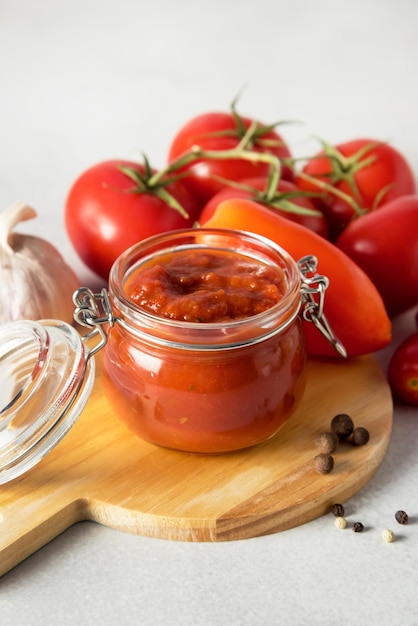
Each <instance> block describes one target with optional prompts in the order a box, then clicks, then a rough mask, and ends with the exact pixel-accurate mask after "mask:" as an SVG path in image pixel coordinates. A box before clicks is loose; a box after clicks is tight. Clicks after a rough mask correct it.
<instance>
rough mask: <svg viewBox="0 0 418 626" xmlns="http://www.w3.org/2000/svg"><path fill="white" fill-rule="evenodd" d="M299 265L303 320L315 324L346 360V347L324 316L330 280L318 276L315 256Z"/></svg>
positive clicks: (310, 256)
mask: <svg viewBox="0 0 418 626" xmlns="http://www.w3.org/2000/svg"><path fill="white" fill-rule="evenodd" d="M297 265H298V267H299V271H300V274H301V278H302V286H301V296H302V303H303V304H304V308H303V318H304V319H305V320H306V321H308V322H312V323H313V324H314V326H315V327H316V328H317V329H318V330H319V331H320V332H321V333H322V334H323V335H324V337H325V338H326V339H327V340H328V341H329V343H330V344H331V346H332V347H333V348H334V350H335V351H336V352H337V354H339V355H340V356H342V357H344V358H345V357H347V351H346V349H345V347H344V346H343V344H342V343H341V341H340V340H339V339H338V337H337V336H336V335H335V334H334V332H333V330H332V328H331V326H330V324H329V322H328V320H327V318H326V316H325V314H324V301H325V291H326V289H327V288H328V285H329V279H328V278H327V277H326V276H321V275H320V274H317V272H316V268H317V265H318V259H317V258H316V257H315V256H312V255H308V256H304V257H302V258H301V259H299V261H298V262H297Z"/></svg>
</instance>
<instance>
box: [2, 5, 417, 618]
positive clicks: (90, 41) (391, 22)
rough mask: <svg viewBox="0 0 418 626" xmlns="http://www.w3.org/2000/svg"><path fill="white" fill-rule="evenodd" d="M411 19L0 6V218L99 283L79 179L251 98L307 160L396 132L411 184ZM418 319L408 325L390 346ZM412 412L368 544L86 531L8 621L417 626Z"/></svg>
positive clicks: (356, 515)
mask: <svg viewBox="0 0 418 626" xmlns="http://www.w3.org/2000/svg"><path fill="white" fill-rule="evenodd" d="M417 23H418V3H415V2H413V1H412V0H397V1H396V2H394V1H392V0H351V2H339V1H337V0H329V1H326V0H317V1H316V2H311V1H308V0H299V1H297V0H295V1H294V2H283V1H280V0H271V1H269V0H257V2H256V1H255V0H240V1H237V2H235V1H234V2H232V1H230V2H228V0H210V1H199V0H195V1H193V0H153V1H152V2H151V1H149V0H148V1H147V2H145V1H142V0H119V1H118V2H114V1H110V0H90V1H89V0H71V1H70V0H63V1H60V0H56V1H55V2H54V1H53V0H49V1H48V0H37V1H36V2H31V1H30V0H1V2H0V207H6V206H7V205H8V204H10V203H11V202H13V201H15V200H20V199H21V200H25V201H27V202H28V203H30V204H32V205H33V206H34V207H35V208H36V209H37V210H38V212H39V218H38V219H37V220H36V222H32V223H27V224H25V225H24V226H22V229H21V230H24V231H27V232H31V233H35V234H41V235H43V236H45V237H47V238H48V239H50V240H51V241H54V242H56V243H57V244H58V245H59V247H60V249H61V251H62V252H63V253H64V255H65V256H66V258H67V260H68V261H69V262H71V263H72V264H73V265H74V266H75V268H76V269H77V272H78V273H79V276H80V279H81V282H83V284H89V285H93V284H94V283H95V282H97V281H96V279H95V277H94V276H93V275H92V274H91V273H90V272H88V271H87V269H86V268H84V267H83V265H82V263H81V262H80V261H79V260H78V259H77V257H76V254H75V253H74V251H73V250H72V247H71V245H70V243H69V241H68V239H67V237H66V233H65V230H64V226H63V220H62V216H63V203H64V200H65V196H66V193H67V191H68V189H69V186H70V185H71V183H72V182H73V180H74V179H75V177H76V176H77V175H78V174H79V173H81V171H82V170H83V169H85V168H87V167H88V166H90V165H92V164H94V163H95V162H97V161H100V160H105V159H108V158H113V157H119V156H134V155H136V156H137V155H138V154H139V153H140V152H145V153H147V155H148V156H149V158H150V159H151V161H152V163H153V164H154V165H155V166H156V167H160V166H161V165H162V164H163V163H164V159H165V156H166V152H167V149H168V145H169V141H170V139H171V137H172V136H173V134H174V133H175V131H176V130H177V129H178V128H179V126H180V125H181V124H183V122H185V121H186V120H187V119H188V118H190V117H191V116H194V115H196V114H198V113H201V112H205V111H209V110H211V109H226V108H227V107H228V106H229V103H230V102H231V100H232V99H233V97H234V96H235V95H236V93H237V92H238V91H239V90H241V88H242V87H245V89H244V92H243V95H242V97H241V100H240V103H239V109H240V111H241V112H242V113H244V114H249V115H254V116H256V117H259V118H261V119H262V120H264V121H266V122H267V121H268V122H271V121H273V120H277V119H283V120H284V119H292V120H301V121H303V122H304V123H305V124H304V125H302V126H296V127H287V128H286V132H284V131H283V134H284V135H285V136H286V137H287V138H289V139H291V141H292V145H293V148H294V150H295V152H296V153H298V154H304V152H306V149H307V146H308V144H309V142H310V138H311V137H313V136H321V137H323V138H326V139H328V140H330V141H341V140H345V139H350V138H354V137H359V136H369V137H372V138H382V139H390V140H391V141H392V142H393V143H394V145H396V146H397V147H398V148H399V149H400V150H401V151H402V152H403V153H404V154H405V155H406V156H407V158H408V159H409V160H410V162H411V164H412V166H413V168H414V170H415V172H416V173H417V174H418V138H417V132H416V129H417V115H418V113H417V102H418V80H417V76H416V67H417V60H418V38H417V36H416V25H417ZM413 328H414V325H413V320H412V316H406V317H405V319H404V320H398V322H397V324H396V326H395V339H394V345H395V344H396V343H397V342H398V341H399V340H400V339H401V337H403V336H404V335H405V334H406V333H407V332H409V331H412V329H413ZM394 345H393V346H391V347H390V348H388V349H386V350H385V351H383V352H382V354H381V355H380V357H379V358H380V359H381V362H382V364H383V365H385V363H386V362H387V359H388V357H389V355H390V353H391V351H392V350H393V347H394ZM417 417H418V416H417V411H416V410H413V409H411V410H400V409H397V410H396V413H395V423H394V431H393V436H392V440H391V443H390V446H389V450H388V454H387V456H386V458H385V460H384V462H383V464H382V466H381V467H380V468H379V470H378V472H377V474H376V475H375V477H374V478H373V479H372V480H371V481H370V483H369V484H368V485H367V486H366V487H365V488H364V489H363V490H362V491H361V492H360V493H359V494H358V495H356V496H355V497H354V498H352V500H351V501H350V502H349V503H347V506H346V508H347V518H348V519H349V521H350V523H351V522H353V521H356V520H360V521H362V522H363V523H364V524H365V526H366V532H364V533H363V534H361V535H358V534H355V533H353V532H352V531H351V530H349V529H347V530H344V531H341V530H337V529H336V528H335V527H334V524H333V519H331V517H328V516H325V517H323V518H321V519H318V520H316V521H314V522H312V523H310V524H307V525H305V526H302V527H299V528H295V529H293V530H290V531H287V532H284V533H280V534H276V535H273V536H269V537H262V538H256V539H251V540H247V541H239V542H230V543H223V544H187V543H174V542H166V541H159V540H151V539H147V538H143V537H137V536H133V535H128V534H123V533H120V532H117V531H113V530H109V529H107V528H104V527H100V526H98V525H96V524H93V523H87V522H86V523H82V524H78V525H77V526H75V527H73V528H71V529H70V530H68V531H67V532H65V533H64V534H63V535H62V536H61V537H59V538H57V539H56V540H55V541H53V542H52V543H51V544H50V545H48V546H46V547H45V548H43V549H42V550H40V551H39V552H38V553H37V554H35V555H34V556H32V557H31V558H29V559H28V560H27V561H26V562H24V563H22V564H21V565H19V566H18V567H16V568H15V569H14V570H13V571H11V572H10V573H8V574H6V575H5V576H4V577H3V578H2V579H1V580H0V621H1V624H2V625H3V624H4V625H7V626H8V625H9V624H14V625H16V626H21V625H28V626H31V625H35V624H36V625H38V624H45V625H48V626H49V625H52V624H54V625H55V624H60V625H61V626H67V625H69V624H78V625H84V624H92V623H97V624H102V625H103V626H105V625H113V624H116V623H117V624H121V625H125V624H126V625H130V624H141V625H142V626H145V625H148V624H150V625H151V624H166V625H168V626H171V625H172V624H182V625H189V624H190V625H191V624H193V625H196V626H200V625H212V624H229V625H231V626H241V625H242V626H244V625H245V626H246V625H249V626H256V625H259V624H260V625H261V624H290V625H292V626H293V625H304V624H309V625H316V624H325V625H328V624H329V625H334V624H337V623H338V624H354V623H356V624H361V625H363V624H379V625H385V624H403V625H404V626H405V625H415V624H418V600H417V595H416V590H417V583H418V573H417V560H418V504H417V497H416V487H417V482H418V460H417V459H418V454H417V441H418V419H417ZM399 508H404V509H405V510H407V511H408V513H409V514H410V516H411V522H410V524H409V525H408V526H405V527H401V526H399V525H397V524H396V522H395V520H394V513H395V511H396V510H397V509H399ZM386 527H389V528H392V529H393V530H394V531H395V532H396V533H397V536H398V538H397V541H395V542H394V543H393V544H385V543H384V542H383V540H382V538H381V532H382V530H383V529H384V528H386ZM0 532H1V523H0Z"/></svg>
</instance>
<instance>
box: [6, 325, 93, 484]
mask: <svg viewBox="0 0 418 626" xmlns="http://www.w3.org/2000/svg"><path fill="white" fill-rule="evenodd" d="M90 356H91V352H90V351H89V349H88V348H87V347H86V345H85V344H84V342H83V340H82V339H81V337H80V335H79V334H78V332H77V331H76V329H75V328H73V327H72V326H70V325H69V324H66V323H65V322H60V321H57V320H40V321H38V322H33V321H28V320H25V321H17V322H11V323H8V324H4V325H2V326H0V380H1V385H0V484H3V483H6V482H8V481H10V480H13V479H14V478H17V477H18V476H20V475H21V474H23V473H25V472H26V471H27V470H29V469H30V468H31V467H33V466H34V465H36V464H37V463H38V462H39V461H40V460H41V459H42V458H43V457H44V456H45V455H46V454H48V452H50V451H51V450H52V449H53V448H54V447H55V446H56V445H57V444H58V443H59V441H61V439H62V438H63V437H64V435H65V434H66V433H67V432H68V430H69V429H70V428H71V426H72V425H73V424H74V422H75V421H76V420H77V418H78V417H79V415H80V413H81V412H82V410H83V409H84V406H85V404H86V402H87V400H88V398H89V396H90V392H91V390H92V387H93V382H94V369H95V368H94V359H91V358H90Z"/></svg>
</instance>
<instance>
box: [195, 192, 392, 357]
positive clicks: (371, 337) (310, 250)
mask: <svg viewBox="0 0 418 626" xmlns="http://www.w3.org/2000/svg"><path fill="white" fill-rule="evenodd" d="M201 227H203V228H228V229H234V230H244V231H249V232H252V233H256V234H259V235H263V236H264V237H267V238H269V239H270V240H271V241H274V242H275V243H276V244H278V245H280V246H281V247H282V248H284V249H285V250H287V252H288V253H289V254H290V255H291V256H292V257H293V258H294V260H295V261H298V260H299V259H301V258H302V257H303V256H305V255H314V256H315V257H317V259H318V267H317V271H318V273H319V274H323V275H325V276H327V277H328V279H329V281H330V283H329V287H328V289H327V290H326V293H325V305H324V313H325V315H326V317H327V319H328V322H329V324H330V326H331V328H332V330H333V332H334V333H335V335H336V336H337V337H338V339H339V340H340V341H341V342H342V344H343V345H344V347H345V349H346V351H347V355H348V356H359V355H363V354H368V353H370V352H375V351H376V350H379V349H381V348H383V347H384V346H386V345H387V344H388V343H389V342H390V341H391V338H392V325H391V321H390V319H389V317H388V315H387V312H386V309H385V306H384V304H383V300H382V298H381V297H380V295H379V293H378V291H377V289H376V287H375V286H374V284H373V283H372V281H371V280H370V278H369V277H368V276H367V275H366V274H365V273H364V272H363V270H361V269H360V268H359V267H358V265H356V264H355V263H354V261H352V260H351V259H350V258H349V257H348V256H347V255H346V254H344V253H343V252H342V251H341V250H339V249H338V248H336V246H334V245H333V244H332V243H330V242H329V241H327V240H326V239H324V238H323V237H321V236H319V235H317V234H316V233H314V232H313V231H311V230H309V229H308V228H306V227H304V226H301V225H300V224H297V223H295V222H292V221H290V220H288V219H286V218H284V217H281V216H280V215H278V214H276V213H273V212H272V211H271V210H270V209H268V208H266V207H264V206H262V205H260V204H257V203H256V202H253V201H251V200H244V199H231V200H226V201H224V202H222V203H221V204H220V205H219V206H218V207H217V209H216V211H215V213H214V214H213V215H212V217H211V218H210V219H209V220H208V221H206V222H205V223H203V224H201ZM305 329H306V336H307V349H308V354H310V355H314V356H337V353H336V352H335V350H334V348H333V347H332V346H331V344H330V343H329V342H328V341H327V339H325V337H324V336H323V335H322V334H321V333H320V331H319V330H317V329H316V328H315V327H314V325H313V324H312V323H310V322H305Z"/></svg>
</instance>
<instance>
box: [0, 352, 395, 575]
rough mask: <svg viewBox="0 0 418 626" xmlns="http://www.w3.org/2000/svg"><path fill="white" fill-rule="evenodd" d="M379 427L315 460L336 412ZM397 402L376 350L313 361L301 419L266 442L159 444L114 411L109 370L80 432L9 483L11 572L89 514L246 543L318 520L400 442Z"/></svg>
mask: <svg viewBox="0 0 418 626" xmlns="http://www.w3.org/2000/svg"><path fill="white" fill-rule="evenodd" d="M341 412H345V413H349V414H350V415H351V416H352V418H353V420H354V422H355V425H357V426H365V427H366V428H368V429H369V431H370V441H369V443H368V444H367V445H365V446H362V447H354V446H353V445H352V444H348V443H344V444H340V446H339V448H338V450H337V452H336V453H335V454H334V459H335V468H334V470H333V471H332V472H331V473H330V474H327V475H322V474H318V473H317V472H316V471H315V468H314V461H313V459H314V456H315V454H317V453H318V451H317V449H316V448H315V437H316V435H317V434H318V433H319V432H321V431H323V430H328V429H329V426H330V420H331V419H332V417H333V416H334V415H335V414H337V413H341ZM391 426H392V400H391V394H390V390H389V387H388V385H387V383H386V379H385V376H384V374H383V372H382V371H381V369H380V367H379V366H378V364H377V363H376V361H375V360H374V358H373V357H371V356H370V357H361V358H358V359H352V360H349V361H347V362H344V363H338V364H336V363H334V362H331V361H311V362H310V363H309V374H308V387H307V391H306V394H305V397H304V400H303V402H302V404H301V406H300V408H299V409H298V410H297V412H296V413H295V415H294V417H292V419H291V420H290V421H289V422H288V424H287V425H285V426H284V427H283V428H282V430H281V431H280V432H279V434H278V435H276V437H274V438H273V439H271V440H269V441H268V442H266V443H263V444H261V445H258V446H257V447H255V448H252V449H249V450H246V451H242V452H235V453H231V454H226V455H220V456H209V457H204V456H198V455H192V454H186V453H182V452H174V451H169V450H164V449H160V448H157V447H155V446H153V445H151V444H148V443H146V442H144V441H142V440H140V439H138V438H137V437H135V436H134V435H132V434H131V433H130V432H129V431H128V429H127V428H126V426H124V425H123V424H122V423H120V422H119V420H118V419H117V418H116V417H115V416H114V415H113V414H112V411H111V409H110V407H109V405H108V403H107V401H106V398H105V397H104V395H103V392H102V389H101V384H100V372H98V373H97V376H96V384H95V388H94V391H93V394H92V396H91V398H90V400H89V401H88V404H87V407H86V409H85V410H84V412H83V414H82V415H81V417H80V418H79V420H78V421H77V423H76V425H75V426H74V427H73V429H72V430H71V431H70V432H69V434H68V435H67V436H66V437H65V438H64V439H63V440H62V441H61V442H60V443H59V444H58V446H57V447H56V448H55V449H54V450H53V451H52V452H51V453H50V454H49V455H48V456H47V457H46V458H45V459H44V460H43V461H42V462H41V463H40V464H39V465H38V466H37V467H35V468H33V469H32V470H31V471H29V472H28V473H27V474H26V475H25V476H22V477H20V478H18V479H15V480H14V481H12V482H11V483H8V484H6V485H2V486H1V488H0V575H1V574H4V573H5V572H7V571H8V570H9V569H11V568H12V567H14V566H15V565H16V564H18V563H19V562H21V561H22V560H23V559H24V558H26V557H27V556H29V555H30V554H32V553H33V552H35V551H36V550H37V549H38V548H40V547H41V546H43V545H45V544H46V543H47V542H48V541H50V540H51V539H53V538H54V537H56V536H57V535H58V534H60V533H61V532H63V531H64V530H66V529H67V528H68V527H70V526H71V525H72V524H74V523H76V522H79V521H82V520H93V521H96V522H98V523H100V524H104V525H106V526H109V527H112V528H116V529H120V530H123V531H128V532H132V533H137V534H140V535H145V536H149V537H160V538H165V539H172V540H183V541H224V540H233V539H244V538H249V537H254V536H257V535H262V534H267V533H272V532H278V531H282V530H285V529H288V528H291V527H293V526H296V525H299V524H303V523H305V522H308V521H310V520H312V519H314V518H316V517H319V516H320V515H322V514H324V513H325V512H327V511H328V510H329V507H330V505H331V504H332V503H335V502H345V501H346V500H347V499H348V498H350V497H351V496H352V495H353V494H354V493H356V492H357V491H358V490H359V489H360V488H361V487H362V486H363V485H364V484H365V483H366V482H367V481H368V480H369V479H370V477H371V476H372V475H373V474H374V472H375V471H376V469H377V468H378V466H379V464H380V463H381V461H382V459H383V457H384V455H385V451H386V448H387V446H388V443H389V438H390V433H391Z"/></svg>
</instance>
